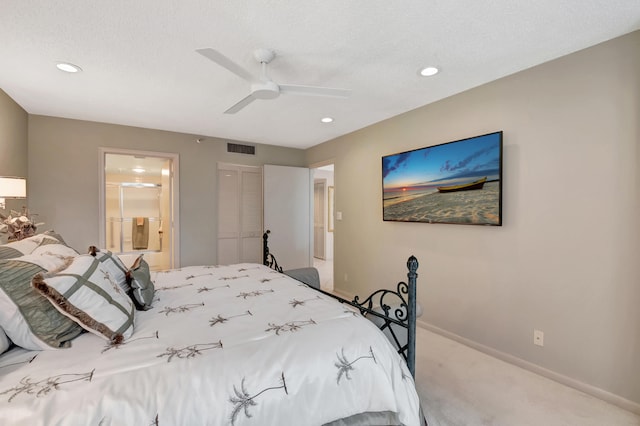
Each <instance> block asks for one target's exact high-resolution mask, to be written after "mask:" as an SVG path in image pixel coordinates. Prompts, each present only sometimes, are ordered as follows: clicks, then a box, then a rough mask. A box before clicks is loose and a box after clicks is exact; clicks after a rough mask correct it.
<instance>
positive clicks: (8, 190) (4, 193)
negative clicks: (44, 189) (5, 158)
mask: <svg viewBox="0 0 640 426" xmlns="http://www.w3.org/2000/svg"><path fill="white" fill-rule="evenodd" d="M26 197H27V180H26V179H25V178H19V177H11V176H0V198H26Z"/></svg>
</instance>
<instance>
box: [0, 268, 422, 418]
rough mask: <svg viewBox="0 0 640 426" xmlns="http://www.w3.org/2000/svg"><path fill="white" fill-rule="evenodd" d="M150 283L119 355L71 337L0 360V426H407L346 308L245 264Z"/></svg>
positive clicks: (370, 342)
mask: <svg viewBox="0 0 640 426" xmlns="http://www.w3.org/2000/svg"><path fill="white" fill-rule="evenodd" d="M152 275H155V277H154V278H155V285H156V296H155V299H156V300H155V302H154V305H153V306H154V307H153V308H152V309H151V310H149V311H146V312H138V313H137V317H136V322H135V331H134V334H133V336H132V337H131V338H130V339H128V340H127V341H125V342H124V343H123V344H121V345H119V346H117V347H114V346H110V345H109V344H108V343H107V342H106V341H105V340H102V339H100V338H99V337H97V336H95V335H93V334H90V333H85V334H83V335H81V336H80V337H78V338H77V339H75V340H74V341H73V345H72V348H70V349H61V350H51V351H43V352H34V351H25V350H22V349H19V348H16V349H14V350H12V351H10V352H9V353H7V354H4V355H2V356H0V424H2V425H29V426H34V425H82V426H85V425H143V426H146V425H151V424H156V425H157V424H159V425H162V426H166V425H190V426H191V425H237V426H241V425H259V426H264V425H279V426H281V425H296V426H297V425H321V424H325V423H328V422H331V421H335V420H337V419H342V418H349V417H351V416H353V415H356V414H358V413H365V412H386V413H387V414H389V415H391V416H392V417H396V418H397V419H399V421H400V422H401V423H402V424H406V425H418V424H419V423H420V421H419V414H418V412H419V402H418V396H417V394H416V391H415V386H414V383H413V379H412V378H411V375H410V373H409V371H408V369H407V367H406V365H405V363H404V361H403V360H402V359H401V357H400V356H399V355H398V354H397V353H396V352H395V350H394V349H393V347H392V346H391V344H390V343H389V342H388V340H387V339H386V338H385V337H384V336H383V335H382V333H381V332H380V331H379V330H378V329H377V328H376V327H375V326H374V325H373V324H372V323H371V322H369V321H368V320H366V319H364V318H362V317H361V316H360V315H359V314H356V313H354V312H352V311H351V310H349V309H347V308H346V305H341V304H340V303H338V302H336V301H334V300H332V299H331V298H330V297H327V296H324V295H322V294H320V293H318V292H316V291H315V290H313V289H310V288H308V287H306V286H305V285H303V284H301V283H299V282H297V281H295V280H293V279H291V278H289V277H287V276H285V275H282V274H279V273H276V272H274V271H272V270H271V269H269V268H267V267H264V266H262V265H257V264H240V265H231V266H224V267H213V266H200V267H186V268H182V269H181V270H175V271H170V272H159V273H152ZM394 413H395V414H394Z"/></svg>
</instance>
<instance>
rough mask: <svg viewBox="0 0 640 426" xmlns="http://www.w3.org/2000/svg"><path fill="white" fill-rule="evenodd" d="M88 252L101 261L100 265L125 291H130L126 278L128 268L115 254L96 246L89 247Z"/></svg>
mask: <svg viewBox="0 0 640 426" xmlns="http://www.w3.org/2000/svg"><path fill="white" fill-rule="evenodd" d="M89 254H90V255H91V256H93V257H95V258H96V259H98V260H99V261H100V262H101V263H102V267H103V268H104V269H105V270H106V272H107V273H108V274H109V275H110V276H111V278H113V280H114V281H115V282H116V283H117V284H118V286H120V288H121V289H122V290H124V292H125V293H127V294H129V293H130V292H131V286H129V282H128V281H129V280H128V279H127V271H128V269H127V267H126V266H124V263H122V260H120V258H119V257H118V256H117V255H115V254H113V253H111V252H110V251H109V250H100V249H99V248H97V247H96V246H90V247H89Z"/></svg>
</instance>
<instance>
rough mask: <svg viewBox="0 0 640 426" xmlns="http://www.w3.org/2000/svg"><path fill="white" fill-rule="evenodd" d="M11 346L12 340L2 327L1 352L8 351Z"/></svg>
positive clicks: (0, 332) (0, 329) (0, 335)
mask: <svg viewBox="0 0 640 426" xmlns="http://www.w3.org/2000/svg"><path fill="white" fill-rule="evenodd" d="M10 346H11V340H9V338H8V337H7V334H6V333H5V332H4V330H3V329H2V327H0V354H1V353H3V352H6V351H7V349H9V347H10Z"/></svg>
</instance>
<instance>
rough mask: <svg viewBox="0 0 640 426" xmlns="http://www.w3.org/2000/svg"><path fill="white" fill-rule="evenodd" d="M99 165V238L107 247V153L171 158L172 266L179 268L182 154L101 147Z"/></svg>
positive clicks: (101, 245)
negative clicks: (180, 170) (180, 168)
mask: <svg viewBox="0 0 640 426" xmlns="http://www.w3.org/2000/svg"><path fill="white" fill-rule="evenodd" d="M98 154H99V166H98V182H99V191H98V192H99V197H98V209H99V211H98V221H99V222H98V223H99V226H98V228H99V236H98V240H99V243H100V247H106V246H107V245H106V243H107V237H106V228H107V226H106V220H107V218H106V215H105V205H106V200H105V196H106V191H105V184H106V181H105V170H104V167H105V157H106V155H107V154H121V155H134V156H135V155H138V156H145V157H158V158H166V159H169V160H171V168H172V170H170V178H171V179H170V181H171V207H170V211H171V220H170V222H169V223H170V225H171V230H172V234H173V235H172V238H171V248H170V250H171V253H170V258H171V263H172V264H171V268H179V267H180V173H179V167H180V155H179V154H176V153H171V152H157V151H140V150H133V149H122V148H110V147H99V148H98Z"/></svg>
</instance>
